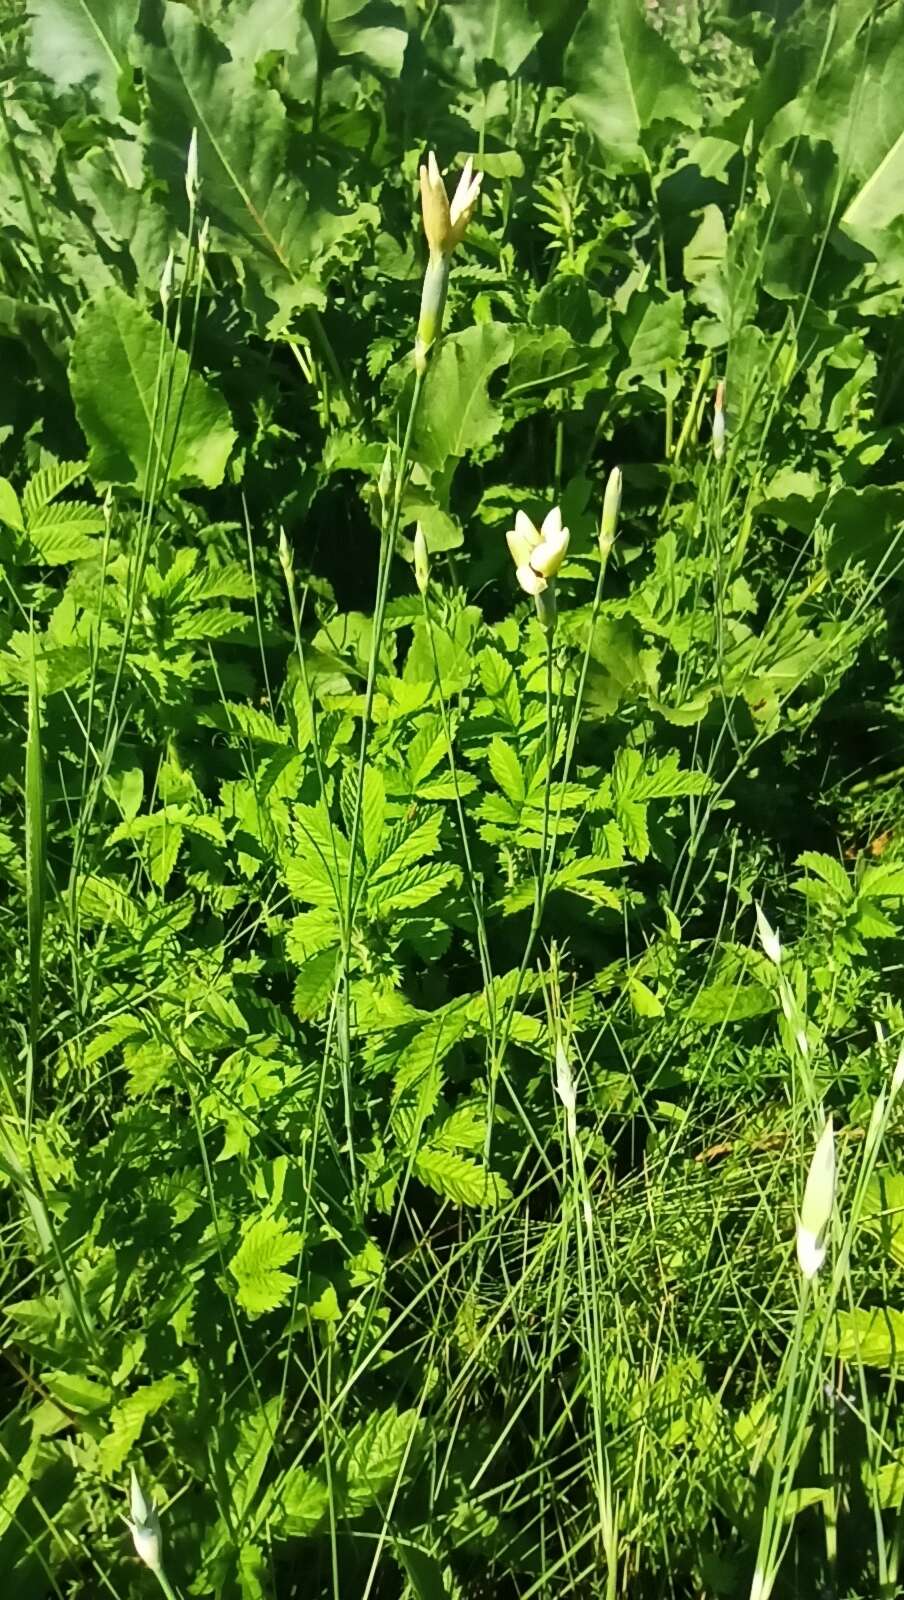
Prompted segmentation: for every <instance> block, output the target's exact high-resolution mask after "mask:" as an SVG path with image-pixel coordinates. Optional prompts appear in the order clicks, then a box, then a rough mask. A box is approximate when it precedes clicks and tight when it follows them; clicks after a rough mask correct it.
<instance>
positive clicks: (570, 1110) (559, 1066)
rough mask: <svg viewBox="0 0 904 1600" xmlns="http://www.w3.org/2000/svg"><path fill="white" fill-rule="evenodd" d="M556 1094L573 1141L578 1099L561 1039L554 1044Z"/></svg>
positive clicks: (569, 1135)
mask: <svg viewBox="0 0 904 1600" xmlns="http://www.w3.org/2000/svg"><path fill="white" fill-rule="evenodd" d="M556 1093H557V1094H558V1096H559V1099H560V1100H561V1102H562V1104H563V1106H564V1107H565V1126H566V1127H567V1129H568V1137H569V1139H572V1140H573V1139H574V1137H575V1135H576V1133H577V1118H576V1116H575V1112H576V1109H577V1103H578V1098H577V1094H576V1093H575V1087H574V1077H573V1075H572V1071H571V1063H570V1061H569V1060H568V1057H567V1055H566V1054H565V1047H564V1045H563V1044H562V1041H561V1039H559V1040H558V1041H557V1042H556Z"/></svg>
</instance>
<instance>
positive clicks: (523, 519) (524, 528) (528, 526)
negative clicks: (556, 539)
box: [515, 511, 540, 550]
mask: <svg viewBox="0 0 904 1600" xmlns="http://www.w3.org/2000/svg"><path fill="white" fill-rule="evenodd" d="M515 532H516V533H517V534H519V535H520V537H521V538H522V539H526V540H527V542H528V544H529V545H530V548H531V549H532V550H533V549H534V547H535V545H538V544H539V543H540V535H539V533H538V532H537V530H536V528H535V527H534V525H533V523H532V522H531V520H530V517H529V516H528V515H527V512H526V511H516V512H515Z"/></svg>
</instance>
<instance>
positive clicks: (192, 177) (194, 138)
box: [185, 128, 198, 208]
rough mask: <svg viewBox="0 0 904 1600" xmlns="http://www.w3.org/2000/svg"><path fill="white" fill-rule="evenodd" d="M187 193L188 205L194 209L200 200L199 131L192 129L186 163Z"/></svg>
mask: <svg viewBox="0 0 904 1600" xmlns="http://www.w3.org/2000/svg"><path fill="white" fill-rule="evenodd" d="M185 193H186V194H187V196H188V203H189V205H190V206H191V207H192V208H193V207H194V204H195V201H196V200H197V198H198V130H197V128H192V130H191V138H190V139H189V141H188V156H187V158H186V161H185Z"/></svg>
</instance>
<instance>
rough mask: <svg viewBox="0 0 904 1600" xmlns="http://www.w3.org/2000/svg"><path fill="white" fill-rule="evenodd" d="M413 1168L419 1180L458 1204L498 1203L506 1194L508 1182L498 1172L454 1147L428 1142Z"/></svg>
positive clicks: (505, 1197)
mask: <svg viewBox="0 0 904 1600" xmlns="http://www.w3.org/2000/svg"><path fill="white" fill-rule="evenodd" d="M414 1170H415V1173H416V1174H417V1176H418V1177H419V1178H420V1180H421V1182H422V1183H425V1184H427V1186H428V1187H429V1188H431V1189H434V1190H435V1191H436V1193H437V1194H440V1195H442V1196H443V1198H444V1199H446V1200H451V1201H452V1202H453V1204H454V1205H457V1206H482V1205H486V1204H490V1203H493V1202H495V1203H496V1204H498V1203H499V1201H501V1200H504V1199H507V1198H508V1197H509V1193H510V1191H509V1188H508V1185H507V1184H506V1183H505V1182H504V1180H503V1179H502V1178H500V1177H499V1176H498V1174H495V1173H490V1172H487V1170H486V1167H484V1166H483V1165H482V1164H481V1163H480V1162H479V1161H472V1160H471V1159H470V1157H468V1156H462V1155H459V1154H458V1151H457V1150H446V1149H438V1148H436V1146H433V1145H427V1146H426V1148H425V1149H423V1150H419V1151H418V1153H417V1155H416V1157H415V1161H414Z"/></svg>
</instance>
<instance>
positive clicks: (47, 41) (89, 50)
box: [28, 0, 138, 122]
mask: <svg viewBox="0 0 904 1600" xmlns="http://www.w3.org/2000/svg"><path fill="white" fill-rule="evenodd" d="M137 16H138V0H28V17H29V21H30V24H31V39H30V45H29V51H28V58H29V61H30V63H31V65H32V66H33V67H34V68H35V69H36V70H37V71H38V72H41V73H43V74H44V76H45V77H46V78H49V79H50V81H51V83H52V84H53V86H54V88H55V89H57V90H60V91H65V90H67V89H72V88H75V87H76V86H79V87H83V88H85V89H87V90H88V93H89V94H90V95H91V97H92V99H93V100H94V101H95V102H96V104H97V107H98V110H99V111H100V112H101V113H102V114H103V115H104V116H105V117H107V118H108V119H109V120H110V121H111V122H112V121H115V120H116V118H117V117H118V116H119V109H120V107H119V86H120V81H121V80H122V79H123V78H125V77H126V76H127V75H128V74H129V72H130V66H129V53H128V52H129V41H130V40H131V37H132V34H133V33H134V31H135V22H136V19H137Z"/></svg>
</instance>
